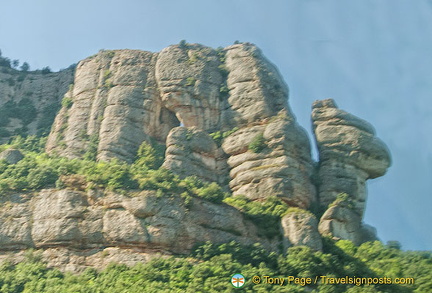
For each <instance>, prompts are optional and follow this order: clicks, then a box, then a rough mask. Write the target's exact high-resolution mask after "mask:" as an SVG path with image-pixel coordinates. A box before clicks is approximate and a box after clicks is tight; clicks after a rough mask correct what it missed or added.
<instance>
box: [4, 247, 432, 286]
mask: <svg viewBox="0 0 432 293" xmlns="http://www.w3.org/2000/svg"><path fill="white" fill-rule="evenodd" d="M236 273H241V274H243V275H244V276H245V277H246V284H245V286H244V287H243V288H242V289H236V288H234V287H233V286H232V285H231V283H230V279H231V276H232V275H233V274H236ZM253 276H260V277H261V280H262V282H261V283H260V284H258V285H255V284H253V283H252V282H251V278H252V277H253ZM264 276H270V277H284V278H285V284H284V285H283V286H280V285H270V284H266V283H265V282H264V281H263V280H264ZM288 276H296V277H312V278H315V277H316V276H328V277H341V278H343V277H345V276H350V277H354V276H355V277H366V278H370V277H388V278H393V279H394V278H397V277H399V278H400V277H408V278H414V280H415V284H410V285H396V284H385V285H373V286H367V285H360V286H356V285H347V284H339V285H330V284H322V283H321V282H317V284H313V285H308V286H301V285H298V284H297V285H295V284H289V285H287V284H286V283H287V281H286V278H287V277H288ZM0 291H1V292H5V293H7V292H34V293H37V292H56V293H57V292H65V293H67V292H92V293H93V292H108V293H109V292H240V291H241V292H270V291H271V292H335V293H337V292H349V293H350V292H351V293H354V292H391V293H398V292H424V293H427V292H432V253H430V252H403V251H400V250H397V249H394V248H391V247H388V246H385V245H383V244H382V243H380V242H370V243H365V244H363V245H361V246H360V247H356V246H354V245H353V244H352V243H351V242H349V241H346V240H342V241H338V242H334V241H333V240H330V239H325V247H324V251H323V252H315V251H312V250H311V249H309V248H307V247H292V248H289V249H288V251H287V254H286V255H277V254H275V253H270V254H269V253H268V252H266V251H265V250H264V249H263V248H262V247H261V246H260V245H251V246H241V245H239V244H237V243H235V242H230V243H226V244H222V245H213V244H211V243H206V244H204V245H202V246H200V247H198V248H197V249H195V251H194V252H193V253H192V255H191V256H189V257H185V256H183V257H177V258H174V257H168V258H154V259H152V260H151V261H149V262H148V263H145V264H137V265H135V266H133V267H127V266H125V265H116V264H111V265H109V266H108V267H107V268H106V269H104V270H103V271H100V272H98V271H96V270H94V269H87V270H86V271H84V272H83V273H81V274H78V275H72V274H68V273H62V272H60V271H58V270H56V269H48V268H47V267H46V266H45V265H44V264H43V263H42V262H41V261H40V260H39V258H38V255H37V254H35V253H31V252H30V253H28V255H27V260H26V261H24V262H22V263H19V264H17V265H11V264H7V263H6V264H3V265H1V266H0Z"/></svg>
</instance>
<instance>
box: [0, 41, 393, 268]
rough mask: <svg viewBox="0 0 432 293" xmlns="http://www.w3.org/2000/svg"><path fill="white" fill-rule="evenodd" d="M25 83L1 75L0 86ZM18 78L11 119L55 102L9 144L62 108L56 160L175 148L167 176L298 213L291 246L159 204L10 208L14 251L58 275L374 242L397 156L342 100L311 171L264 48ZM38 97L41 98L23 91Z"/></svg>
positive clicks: (128, 199) (51, 194)
mask: <svg viewBox="0 0 432 293" xmlns="http://www.w3.org/2000/svg"><path fill="white" fill-rule="evenodd" d="M14 72H15V71H14V70H12V69H11V70H6V73H5V72H2V73H0V81H1V79H2V78H9V79H10V77H11V76H10V74H12V73H14ZM15 73H16V72H15ZM5 74H9V75H7V76H6V75H5ZM73 74H74V76H73V77H72V75H73ZM13 78H15V79H16V80H15V79H13V80H12V79H11V81H9V82H8V84H7V85H6V83H5V82H3V83H1V82H0V107H3V106H4V107H6V108H7V109H9V108H10V107H11V106H14V105H15V106H16V105H18V103H20V102H21V101H22V100H24V102H22V103H21V104H23V105H24V106H25V105H27V104H25V103H28V99H27V100H25V99H24V96H25V95H28V96H32V95H33V97H34V99H33V98H31V99H30V98H29V99H30V100H31V101H32V103H36V102H35V101H36V100H41V97H42V96H44V97H45V96H46V97H47V100H46V101H45V100H44V101H42V100H41V102H40V104H37V106H36V108H35V109H36V115H37V116H36V117H37V118H36V119H35V121H27V120H26V119H25V118H22V117H21V118H19V119H18V118H10V117H9V118H8V119H6V120H4V119H3V120H1V121H2V123H3V124H4V123H6V122H7V123H6V126H5V129H0V130H2V131H3V133H5V130H6V132H8V131H15V130H16V129H23V126H26V127H28V131H27V132H28V133H29V134H32V133H36V132H37V131H39V129H40V127H39V128H38V125H39V124H40V123H41V121H42V122H44V120H43V119H42V117H45V116H41V115H43V113H45V112H44V111H46V109H48V108H47V107H49V106H50V105H53V107H54V106H56V105H57V106H58V105H59V103H60V100H61V99H62V98H63V102H62V107H61V109H60V110H59V111H58V113H57V116H56V118H55V121H54V123H53V125H52V127H51V132H50V134H49V137H48V142H47V145H46V151H47V152H48V153H50V154H52V155H59V156H65V157H68V158H82V157H85V158H87V159H89V158H90V159H95V160H101V161H109V160H112V159H119V160H121V161H126V162H129V163H131V162H133V161H134V159H135V158H136V154H137V150H138V148H139V146H140V145H141V144H142V143H143V142H147V143H152V144H154V143H159V144H165V145H166V154H165V161H164V163H163V167H164V168H167V169H169V170H171V171H172V172H173V173H175V174H177V175H179V176H180V177H187V176H197V177H199V178H201V179H203V180H205V181H210V182H211V181H214V182H217V183H219V184H220V185H222V187H223V188H224V189H225V190H227V191H231V192H232V195H233V196H239V195H244V196H246V197H247V198H248V199H250V200H253V201H259V202H263V201H265V199H266V198H268V197H278V198H280V199H282V200H283V201H284V202H285V203H287V204H288V205H289V206H290V207H291V210H290V211H291V212H289V213H288V214H286V215H285V216H284V217H283V218H282V219H281V223H280V226H279V227H278V228H280V229H281V233H282V234H283V235H282V238H281V239H282V240H281V239H278V240H274V239H272V240H269V239H264V238H262V237H260V236H259V235H262V234H260V233H258V232H257V227H256V226H255V225H254V224H253V223H251V222H250V221H248V220H246V219H245V218H244V215H243V214H242V213H241V212H240V211H239V210H237V209H235V208H233V207H230V206H228V205H225V204H219V205H218V204H214V203H210V202H207V201H205V200H201V199H198V198H194V199H193V200H192V203H191V204H190V205H186V204H185V202H184V201H183V199H182V198H181V196H178V195H177V196H175V195H173V196H162V197H157V196H156V195H155V193H153V192H151V191H142V192H141V193H140V194H135V195H134V196H125V195H120V194H117V193H113V192H104V191H94V190H93V191H89V192H88V193H85V192H82V191H72V190H66V189H64V190H55V189H45V190H42V191H40V192H35V193H34V194H15V195H11V196H10V197H8V198H2V199H1V201H2V203H3V204H2V206H1V207H0V247H1V250H3V251H5V250H10V251H12V250H21V249H26V248H36V249H40V250H42V251H43V253H42V254H43V257H44V258H45V259H46V260H47V261H48V262H49V264H50V265H52V266H57V267H61V268H63V269H64V270H70V271H80V270H82V269H83V268H85V267H86V266H96V267H103V266H105V265H106V264H108V263H109V261H116V262H122V263H126V264H134V263H136V262H140V261H146V260H148V259H149V258H150V257H152V256H154V255H157V254H158V253H161V254H171V253H172V254H178V253H187V252H189V251H190V249H191V248H192V246H193V245H195V244H197V243H202V242H205V241H207V240H208V241H212V242H214V243H223V242H228V241H230V240H235V241H238V242H240V243H242V244H253V243H255V242H259V243H262V244H263V245H264V246H265V247H266V248H268V249H269V250H277V249H278V247H280V246H283V248H284V249H285V250H286V249H287V248H288V247H290V246H292V245H306V246H309V247H311V248H312V249H314V250H321V249H322V242H321V236H320V235H329V236H332V237H334V238H337V239H349V240H352V241H353V242H354V243H356V244H359V243H362V242H364V241H367V240H373V239H376V231H374V229H373V228H372V227H370V226H368V225H366V224H364V223H363V222H362V218H363V213H364V208H365V202H366V197H367V194H366V181H367V180H368V179H372V178H376V177H379V176H382V175H384V174H385V172H386V170H387V168H388V167H389V166H390V163H391V160H390V154H389V151H388V150H387V148H386V146H385V145H384V143H383V142H382V141H381V140H379V139H378V138H377V137H376V136H375V130H374V129H373V127H372V126H371V125H370V124H369V123H367V122H366V121H364V120H362V119H360V118H358V117H356V116H354V115H352V114H350V113H347V112H345V111H343V110H340V109H338V108H337V106H336V104H335V103H334V101H333V100H323V101H317V102H315V103H314V105H313V111H312V122H313V129H314V135H315V141H316V144H317V147H318V151H319V162H317V163H315V162H313V160H312V158H311V146H310V141H309V139H308V136H307V133H306V132H305V130H304V129H303V128H302V127H300V126H299V125H298V124H297V122H296V120H295V117H294V115H293V114H292V113H291V110H290V108H289V106H288V103H287V101H288V87H287V85H286V84H285V82H284V81H283V80H282V77H281V75H280V74H279V72H278V70H277V69H276V67H275V66H274V65H273V64H271V63H270V62H269V61H268V60H267V59H266V58H265V57H264V56H263V55H262V53H261V51H260V50H259V49H258V48H257V47H256V46H254V45H253V44H250V43H242V44H235V45H232V46H229V47H226V48H223V49H222V48H220V49H212V48H209V47H206V46H203V45H199V44H185V43H181V44H179V45H173V46H170V47H168V48H165V49H163V50H162V51H161V52H158V53H152V52H144V51H138V50H114V51H103V50H102V51H100V52H99V53H98V54H96V55H94V56H92V57H89V58H87V59H85V60H82V61H81V62H79V64H78V65H77V67H76V70H74V69H73V68H71V69H69V70H65V71H62V72H59V73H52V74H47V75H42V74H39V75H37V74H36V73H32V74H25V75H23V77H20V80H18V76H13ZM15 84H17V86H15ZM30 88H32V90H33V92H34V93H37V94H34V93H32V95H30V93H26V92H25V91H26V90H29V89H30ZM2 95H3V96H2ZM63 96H64V97H63ZM3 97H13V98H11V99H9V98H6V99H5V98H3ZM56 103H57V104H56ZM24 106H23V107H24ZM8 107H9V108H8ZM53 109H56V108H53ZM0 110H1V109H0ZM0 118H1V117H0ZM1 121H0V122H1ZM5 121H6V122H5ZM45 122H46V121H45ZM26 123H27V124H26ZM0 127H2V126H0ZM1 133H2V132H0V134H1ZM16 161H17V160H13V162H12V161H10V162H9V163H14V162H16ZM78 177H79V176H78ZM78 177H75V179H74V180H78V181H79V180H80V179H79V178H78ZM64 179H65V178H64ZM65 180H66V179H65ZM78 183H80V182H77V184H78ZM84 183H85V182H84ZM341 195H343V196H342V197H340V196H341ZM293 207H294V208H293ZM309 210H310V211H313V212H314V213H315V215H313V214H311V213H310V212H309ZM321 214H322V216H321ZM317 216H318V217H319V216H321V219H319V221H318V219H317V218H316V217H317ZM10 253H12V252H10ZM13 253H15V252H13ZM21 254H22V253H21V252H17V253H15V256H16V257H18V258H19V257H20V255H21ZM5 257H6V256H5ZM1 258H2V256H1V255H0V259H1Z"/></svg>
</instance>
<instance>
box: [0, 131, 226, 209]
mask: <svg viewBox="0 0 432 293" xmlns="http://www.w3.org/2000/svg"><path fill="white" fill-rule="evenodd" d="M89 139H90V143H89V148H88V152H87V153H86V154H85V158H84V159H72V160H71V159H66V158H61V157H57V156H49V155H47V154H46V153H43V148H44V143H45V141H46V139H44V138H43V139H39V138H37V137H36V136H29V137H27V138H22V137H18V138H15V139H14V140H13V141H12V142H11V143H10V144H8V145H2V146H0V151H3V150H5V149H8V148H11V147H13V148H18V149H21V151H22V152H23V153H24V154H25V158H24V159H23V160H21V161H19V162H18V163H17V164H13V165H9V164H7V163H6V162H5V161H0V194H5V193H8V192H13V191H27V190H36V189H39V188H42V187H55V186H57V187H70V188H74V189H81V190H84V189H88V188H102V189H108V190H117V191H119V192H124V191H127V190H155V191H157V192H158V194H160V195H168V196H177V195H182V197H183V198H184V199H185V200H188V201H190V197H199V198H204V199H206V200H209V201H212V202H215V203H220V202H221V201H222V200H223V199H224V198H225V197H226V196H227V194H226V193H225V192H224V191H223V190H222V188H221V187H220V186H219V185H217V184H216V183H204V182H202V181H201V180H199V179H198V178H196V177H188V178H185V179H180V178H179V177H178V176H176V175H174V174H173V173H171V172H170V171H169V170H167V169H164V168H161V167H160V166H161V164H162V162H163V155H164V148H163V147H161V146H159V145H156V144H154V145H155V147H153V146H152V145H150V144H148V143H143V144H142V145H141V147H140V148H139V149H138V153H137V158H136V160H135V162H133V163H132V164H127V163H125V162H121V161H118V160H112V161H110V162H95V161H94V158H95V156H96V147H97V137H96V136H91V137H90V138H89ZM73 178H75V179H77V178H80V180H79V181H82V184H80V185H79V186H76V185H74V184H71V183H70V182H76V181H77V180H70V179H73Z"/></svg>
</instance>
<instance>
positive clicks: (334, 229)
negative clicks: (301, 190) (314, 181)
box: [312, 99, 391, 243]
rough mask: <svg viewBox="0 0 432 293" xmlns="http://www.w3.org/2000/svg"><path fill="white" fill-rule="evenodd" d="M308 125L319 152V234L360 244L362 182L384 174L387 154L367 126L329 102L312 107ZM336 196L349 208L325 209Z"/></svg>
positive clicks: (316, 103) (362, 202)
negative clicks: (344, 199) (345, 198)
mask: <svg viewBox="0 0 432 293" xmlns="http://www.w3.org/2000/svg"><path fill="white" fill-rule="evenodd" d="M312 121H313V128H314V133H315V139H316V142H317V146H318V151H319V169H318V180H319V183H318V190H319V200H320V204H321V206H322V208H323V209H326V208H327V207H328V210H327V211H326V212H325V213H324V215H323V217H322V218H321V222H320V232H322V233H324V232H325V233H330V234H333V235H335V236H336V237H338V238H342V239H349V240H353V241H354V242H356V243H360V242H361V240H360V238H361V237H362V236H361V235H362V233H363V232H362V231H361V230H362V229H361V227H362V224H361V220H362V217H363V213H364V209H365V204H366V197H367V192H366V180H367V179H372V178H376V177H379V176H382V175H384V174H385V172H386V170H387V168H388V167H389V166H390V163H391V159H390V153H389V151H388V149H387V147H386V146H385V144H384V143H383V142H382V141H381V140H380V139H379V138H377V137H376V136H375V130H374V128H373V127H372V126H371V125H370V124H369V123H367V122H366V121H364V120H362V119H360V118H358V117H356V116H354V115H352V114H350V113H347V112H345V111H343V110H340V109H338V108H337V106H336V104H335V102H334V101H333V100H331V99H328V100H323V101H317V102H315V103H314V105H313V111H312ZM339 194H346V195H347V196H348V197H349V200H350V202H351V203H352V207H350V208H347V207H345V206H340V205H335V206H332V207H329V204H331V203H332V202H334V201H335V200H336V199H337V196H338V195H339Z"/></svg>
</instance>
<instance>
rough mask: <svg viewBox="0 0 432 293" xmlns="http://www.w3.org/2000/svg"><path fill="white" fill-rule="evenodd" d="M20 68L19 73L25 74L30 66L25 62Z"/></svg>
mask: <svg viewBox="0 0 432 293" xmlns="http://www.w3.org/2000/svg"><path fill="white" fill-rule="evenodd" d="M20 68H21V71H24V72H27V71H29V70H30V65H29V64H28V63H27V62H24V63H23V64H22V65H21V67H20Z"/></svg>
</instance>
